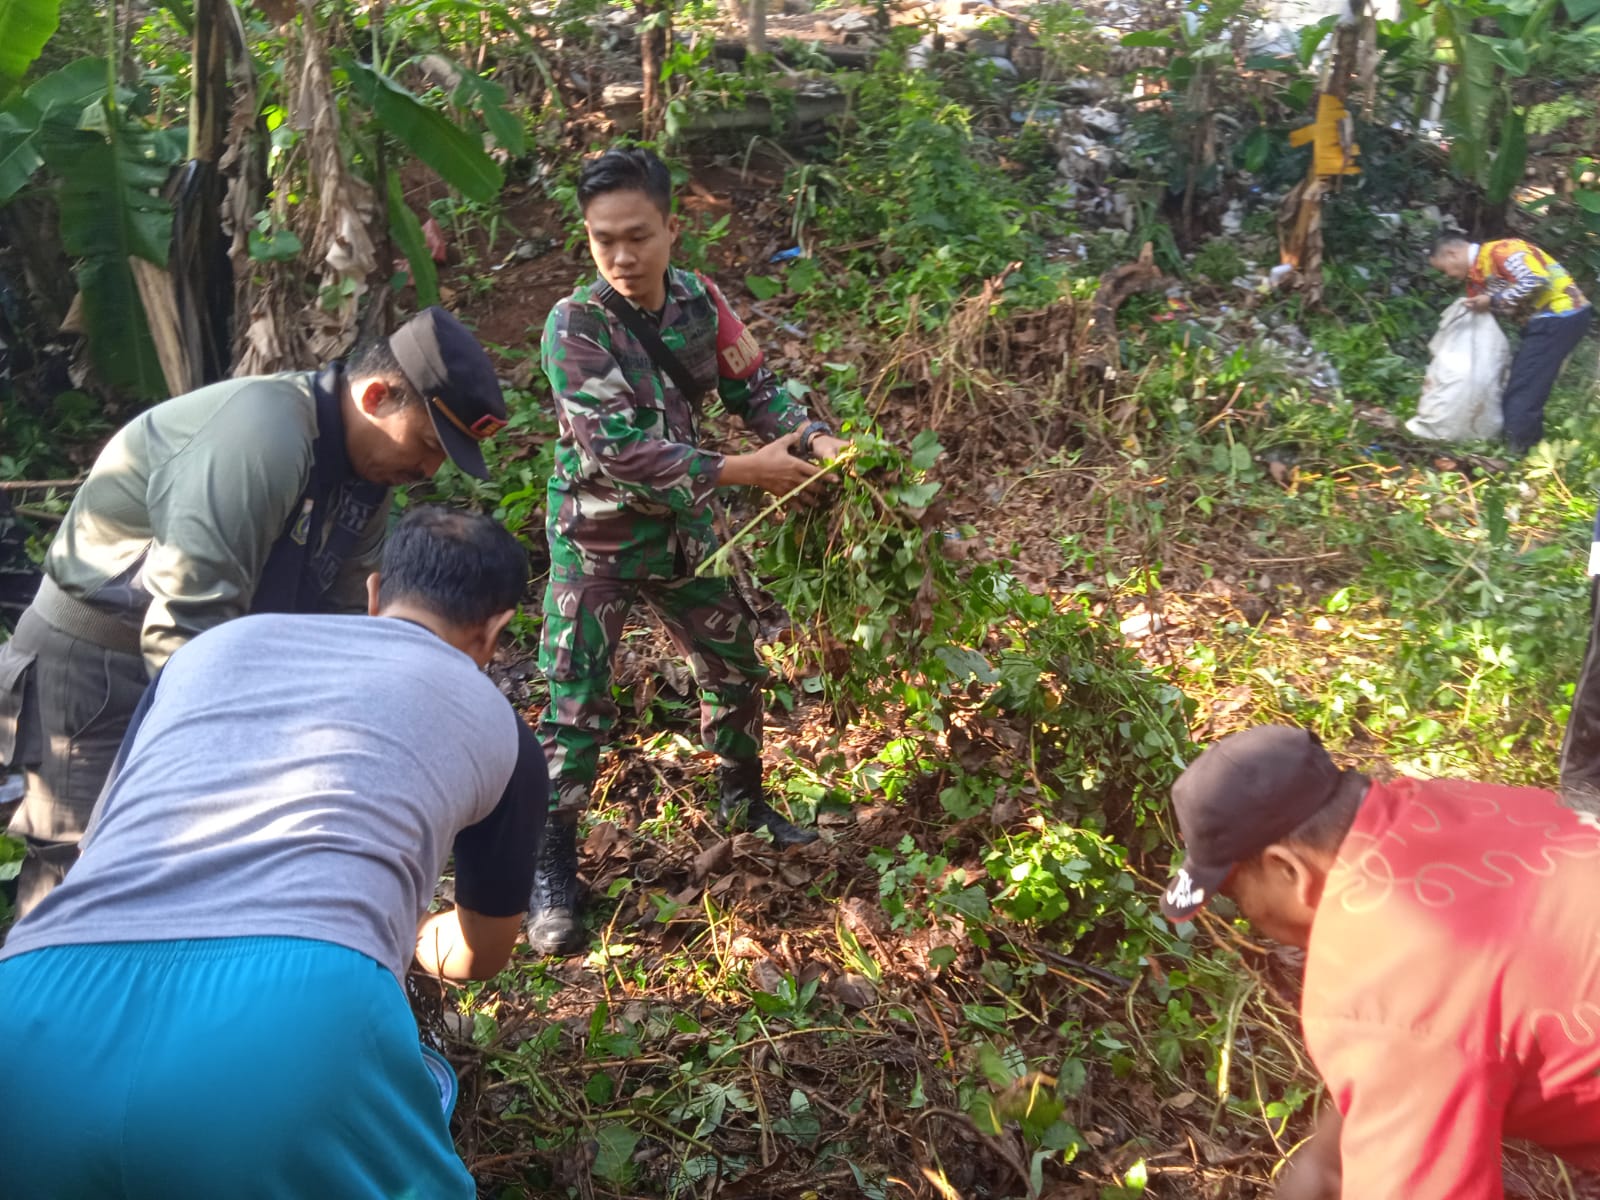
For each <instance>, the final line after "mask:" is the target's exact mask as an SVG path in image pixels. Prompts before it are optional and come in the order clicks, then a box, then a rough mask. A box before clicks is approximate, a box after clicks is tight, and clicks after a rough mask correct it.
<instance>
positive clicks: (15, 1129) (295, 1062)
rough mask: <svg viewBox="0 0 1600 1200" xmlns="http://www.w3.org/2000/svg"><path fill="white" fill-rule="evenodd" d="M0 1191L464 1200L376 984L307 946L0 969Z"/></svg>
mask: <svg viewBox="0 0 1600 1200" xmlns="http://www.w3.org/2000/svg"><path fill="white" fill-rule="evenodd" d="M0 1070H3V1071H4V1072H5V1077H6V1079H7V1086H6V1088H5V1089H4V1090H5V1093H6V1100H5V1103H4V1106H3V1107H4V1111H3V1112H0V1192H3V1193H4V1195H5V1196H6V1197H8V1198H10V1197H15V1198H16V1200H80V1198H82V1200H89V1198H91V1197H92V1198H94V1200H189V1198H191V1197H192V1198H194V1200H201V1198H204V1200H217V1198H219V1197H226V1198H227V1200H256V1198H260V1200H311V1198H312V1197H315V1198H316V1200H347V1198H348V1200H358V1198H359V1200H401V1198H406V1200H472V1197H473V1196H475V1195H476V1189H475V1188H474V1186H473V1182H472V1177H471V1175H469V1174H468V1173H467V1169H466V1168H465V1167H464V1166H463V1165H462V1163H461V1160H460V1158H458V1157H457V1156H456V1153H455V1148H454V1146H453V1145H452V1143H451V1140H450V1129H449V1124H448V1121H447V1119H446V1116H445V1112H444V1109H443V1107H441V1104H440V1089H439V1085H438V1083H437V1082H436V1080H435V1078H434V1076H433V1075H432V1074H431V1073H430V1072H429V1070H428V1068H427V1067H426V1066H425V1065H424V1063H423V1056H422V1050H421V1048H420V1047H419V1045H418V1044H417V1029H416V1025H415V1023H414V1021H413V1019H412V1016H411V1009H410V1006H409V1005H408V1004H407V1003H406V999H405V995H404V993H403V992H402V991H401V988H400V984H399V983H398V981H396V979H395V977H394V976H393V975H391V974H390V973H389V972H388V971H387V970H386V969H385V968H383V967H382V966H380V965H379V964H378V963H376V962H374V961H373V960H372V959H370V958H367V957H366V956H365V955H363V954H359V953H357V952H356V951H354V950H347V949H345V948H343V947H342V946H335V945H332V944H330V943H328V942H316V941H307V940H303V939H298V938H216V939H210V940H191V941H172V942H127V943H112V944H102V945H91V946H56V947H51V948H49V949H44V950H34V951H31V952H29V953H26V954H20V955H18V956H17V957H16V958H11V959H7V960H5V961H4V962H0Z"/></svg>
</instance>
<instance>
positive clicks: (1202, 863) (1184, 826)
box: [1161, 725, 1344, 921]
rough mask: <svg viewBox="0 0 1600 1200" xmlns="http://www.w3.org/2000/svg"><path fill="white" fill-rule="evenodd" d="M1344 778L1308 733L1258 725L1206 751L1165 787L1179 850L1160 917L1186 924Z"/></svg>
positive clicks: (1323, 801)
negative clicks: (1241, 867) (1240, 867)
mask: <svg viewBox="0 0 1600 1200" xmlns="http://www.w3.org/2000/svg"><path fill="white" fill-rule="evenodd" d="M1343 777H1344V773H1343V772H1342V771H1340V770H1339V768H1338V767H1337V766H1335V765H1334V762H1333V759H1331V758H1329V757H1328V752H1327V751H1326V750H1324V749H1323V748H1322V742H1321V741H1320V740H1318V738H1317V735H1316V734H1314V733H1312V732H1311V731H1310V730H1309V729H1296V728H1292V727H1290V726H1287V725H1257V726H1256V727H1255V728H1254V729H1246V730H1244V731H1242V732H1240V733H1230V734H1229V735H1228V736H1227V737H1225V738H1223V739H1222V740H1221V741H1218V742H1214V743H1212V744H1211V745H1210V746H1208V747H1207V748H1206V749H1205V751H1204V753H1202V754H1201V755H1200V757H1199V758H1197V759H1195V760H1194V762H1192V763H1191V764H1189V767H1188V769H1187V770H1185V771H1184V773H1183V774H1182V775H1180V776H1178V782H1176V783H1175V784H1173V785H1172V808H1173V811H1174V812H1175V813H1176V814H1177V817H1178V832H1179V833H1180V834H1182V835H1183V846H1184V850H1185V851H1186V855H1185V858H1184V860H1183V866H1181V867H1180V868H1178V873H1177V874H1176V875H1174V876H1173V877H1172V881H1171V882H1170V883H1169V884H1168V886H1167V890H1166V893H1165V894H1164V895H1163V896H1162V897H1161V911H1162V912H1163V913H1165V914H1166V916H1167V918H1168V919H1169V920H1172V921H1187V920H1188V919H1189V918H1190V917H1192V916H1194V914H1195V913H1197V912H1199V911H1200V909H1201V908H1203V907H1204V906H1205V904H1206V902H1207V901H1208V900H1210V899H1211V897H1212V896H1214V895H1216V893H1217V889H1219V888H1220V887H1221V886H1222V884H1223V882H1224V881H1225V880H1226V879H1227V878H1228V874H1229V872H1231V871H1232V870H1233V868H1234V867H1235V866H1237V865H1238V864H1239V863H1241V862H1243V861H1245V860H1246V859H1249V858H1253V857H1254V856H1255V855H1257V854H1260V853H1261V851H1263V850H1265V849H1266V848H1267V847H1268V846H1270V845H1272V844H1273V843H1274V842H1277V841H1281V840H1282V839H1283V838H1284V837H1286V836H1287V835H1288V834H1290V833H1293V832H1294V831H1295V830H1296V829H1298V828H1299V827H1300V826H1301V825H1302V824H1304V823H1305V822H1306V821H1307V820H1309V819H1310V818H1311V817H1312V816H1313V815H1315V814H1316V813H1317V811H1318V810H1320V809H1321V808H1322V806H1323V805H1325V804H1327V803H1328V801H1330V800H1332V799H1333V797H1334V794H1335V793H1336V792H1338V790H1339V783H1340V780H1342V779H1343Z"/></svg>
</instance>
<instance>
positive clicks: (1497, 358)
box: [1406, 300, 1511, 442]
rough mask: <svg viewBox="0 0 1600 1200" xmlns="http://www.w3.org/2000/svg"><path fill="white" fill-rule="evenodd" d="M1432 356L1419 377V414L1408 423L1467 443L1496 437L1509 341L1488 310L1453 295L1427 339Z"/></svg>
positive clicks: (1420, 432)
mask: <svg viewBox="0 0 1600 1200" xmlns="http://www.w3.org/2000/svg"><path fill="white" fill-rule="evenodd" d="M1428 352H1429V354H1431V355H1432V356H1433V358H1432V361H1431V362H1429V364H1428V375H1427V378H1425V379H1424V380H1423V381H1422V396H1421V398H1420V399H1419V400H1418V401H1417V415H1416V416H1414V417H1412V418H1411V419H1410V420H1409V421H1407V422H1406V428H1407V429H1408V430H1410V431H1411V432H1412V433H1414V434H1415V435H1416V436H1417V437H1420V438H1431V439H1433V440H1434V441H1440V442H1470V441H1479V440H1486V439H1488V438H1496V437H1499V436H1500V427H1501V425H1502V423H1503V421H1502V417H1501V412H1500V393H1501V392H1502V391H1503V390H1504V389H1505V382H1506V368H1507V367H1508V366H1509V365H1510V362H1511V343H1509V342H1508V341H1506V335H1505V334H1504V333H1503V332H1501V329H1500V323H1499V322H1498V321H1496V320H1495V319H1494V317H1492V316H1490V315H1489V314H1488V313H1486V312H1484V313H1475V312H1473V311H1472V310H1471V309H1469V308H1468V307H1467V302H1466V301H1465V300H1457V301H1456V302H1455V303H1454V304H1452V305H1451V306H1450V307H1449V308H1447V309H1445V310H1444V316H1443V317H1441V318H1439V332H1438V333H1436V334H1434V335H1433V341H1431V342H1429V343H1428Z"/></svg>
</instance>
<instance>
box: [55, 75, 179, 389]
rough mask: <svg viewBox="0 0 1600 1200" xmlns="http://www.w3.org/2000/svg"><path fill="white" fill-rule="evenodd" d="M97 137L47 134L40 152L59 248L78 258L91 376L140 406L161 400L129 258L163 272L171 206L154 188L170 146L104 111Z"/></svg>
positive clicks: (162, 385)
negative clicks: (52, 187)
mask: <svg viewBox="0 0 1600 1200" xmlns="http://www.w3.org/2000/svg"><path fill="white" fill-rule="evenodd" d="M99 115H102V116H103V117H104V120H103V121H102V122H101V124H102V125H103V128H102V129H101V130H100V131H95V130H91V129H78V128H74V129H59V128H50V127H47V129H46V135H45V136H43V137H41V138H40V139H39V150H40V153H41V154H42V155H43V156H44V160H45V163H46V164H47V165H48V166H49V168H50V170H51V172H52V173H53V174H54V175H55V176H56V178H57V180H58V181H59V183H58V191H57V202H58V206H59V208H60V212H61V243H62V246H63V247H64V248H65V249H66V251H67V253H68V254H71V255H74V256H76V257H78V258H81V259H82V260H83V262H82V265H80V266H79V268H78V288H79V290H80V292H81V293H82V295H83V315H84V325H85V328H86V330H87V331H88V335H89V352H90V355H91V356H92V357H93V359H94V363H95V368H96V370H97V371H98V372H99V373H100V375H101V376H102V378H104V379H105V380H106V381H107V382H108V383H110V384H112V385H113V386H115V387H119V388H123V389H125V390H127V391H130V392H132V393H134V394H136V395H138V396H140V397H143V398H147V399H148V398H156V397H160V396H164V395H165V394H166V380H165V377H164V376H163V375H162V372H161V363H160V360H159V359H158V358H157V356H156V351H155V344H154V343H153V342H152V341H151V338H150V329H149V326H148V325H147V324H146V322H145V317H144V306H143V304H142V303H141V302H140V299H139V292H138V287H137V285H136V284H135V283H134V280H133V275H132V272H131V270H130V269H129V266H128V260H129V259H130V258H134V257H138V258H143V259H147V260H148V261H150V262H153V263H155V264H156V265H157V266H162V267H164V266H166V263H167V249H168V246H169V244H170V242H171V239H172V208H171V206H170V205H169V204H168V203H167V202H166V200H164V199H163V198H162V197H161V196H160V194H159V192H158V189H159V188H160V187H161V185H162V184H163V183H165V182H166V178H167V172H168V169H169V168H170V167H171V166H172V163H173V146H174V142H173V139H170V138H168V139H163V138H159V137H157V136H156V135H154V134H152V133H151V132H149V131H148V130H145V129H143V128H140V127H139V126H137V125H134V124H132V123H130V122H129V121H128V119H127V117H126V116H125V115H124V114H123V113H122V112H121V111H120V110H115V109H110V108H109V106H108V107H106V108H102V109H101V110H100V114H99Z"/></svg>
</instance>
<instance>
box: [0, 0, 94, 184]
mask: <svg viewBox="0 0 1600 1200" xmlns="http://www.w3.org/2000/svg"><path fill="white" fill-rule="evenodd" d="M0 3H4V0H0ZM106 88H107V78H106V64H105V60H104V59H99V58H80V59H78V60H76V61H75V62H72V63H70V64H68V65H67V66H65V67H62V68H61V70H59V71H55V72H53V73H51V74H49V75H46V76H45V77H44V78H43V79H41V80H39V81H38V82H37V83H35V84H34V85H33V86H32V87H30V88H29V89H28V90H27V91H26V92H24V93H23V94H22V95H20V96H16V97H14V98H13V99H12V101H11V103H9V104H7V105H6V106H5V107H4V108H0V204H4V203H6V201H8V200H10V199H11V197H13V196H15V195H16V194H17V193H18V192H19V191H21V190H22V189H23V188H24V187H25V186H27V183H28V180H29V179H31V178H32V177H33V173H34V172H35V171H37V170H38V169H39V167H40V166H41V165H43V162H44V159H43V158H42V157H41V156H40V152H39V145H38V143H39V139H40V138H41V137H45V136H48V134H47V133H46V132H45V131H46V129H47V127H49V128H56V127H59V128H61V129H63V130H72V129H75V128H76V127H77V125H78V122H79V119H80V118H81V117H82V115H83V110H84V109H85V108H87V107H88V106H89V105H90V104H93V103H95V102H96V101H97V100H100V99H102V98H103V97H104V96H105V94H106Z"/></svg>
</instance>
